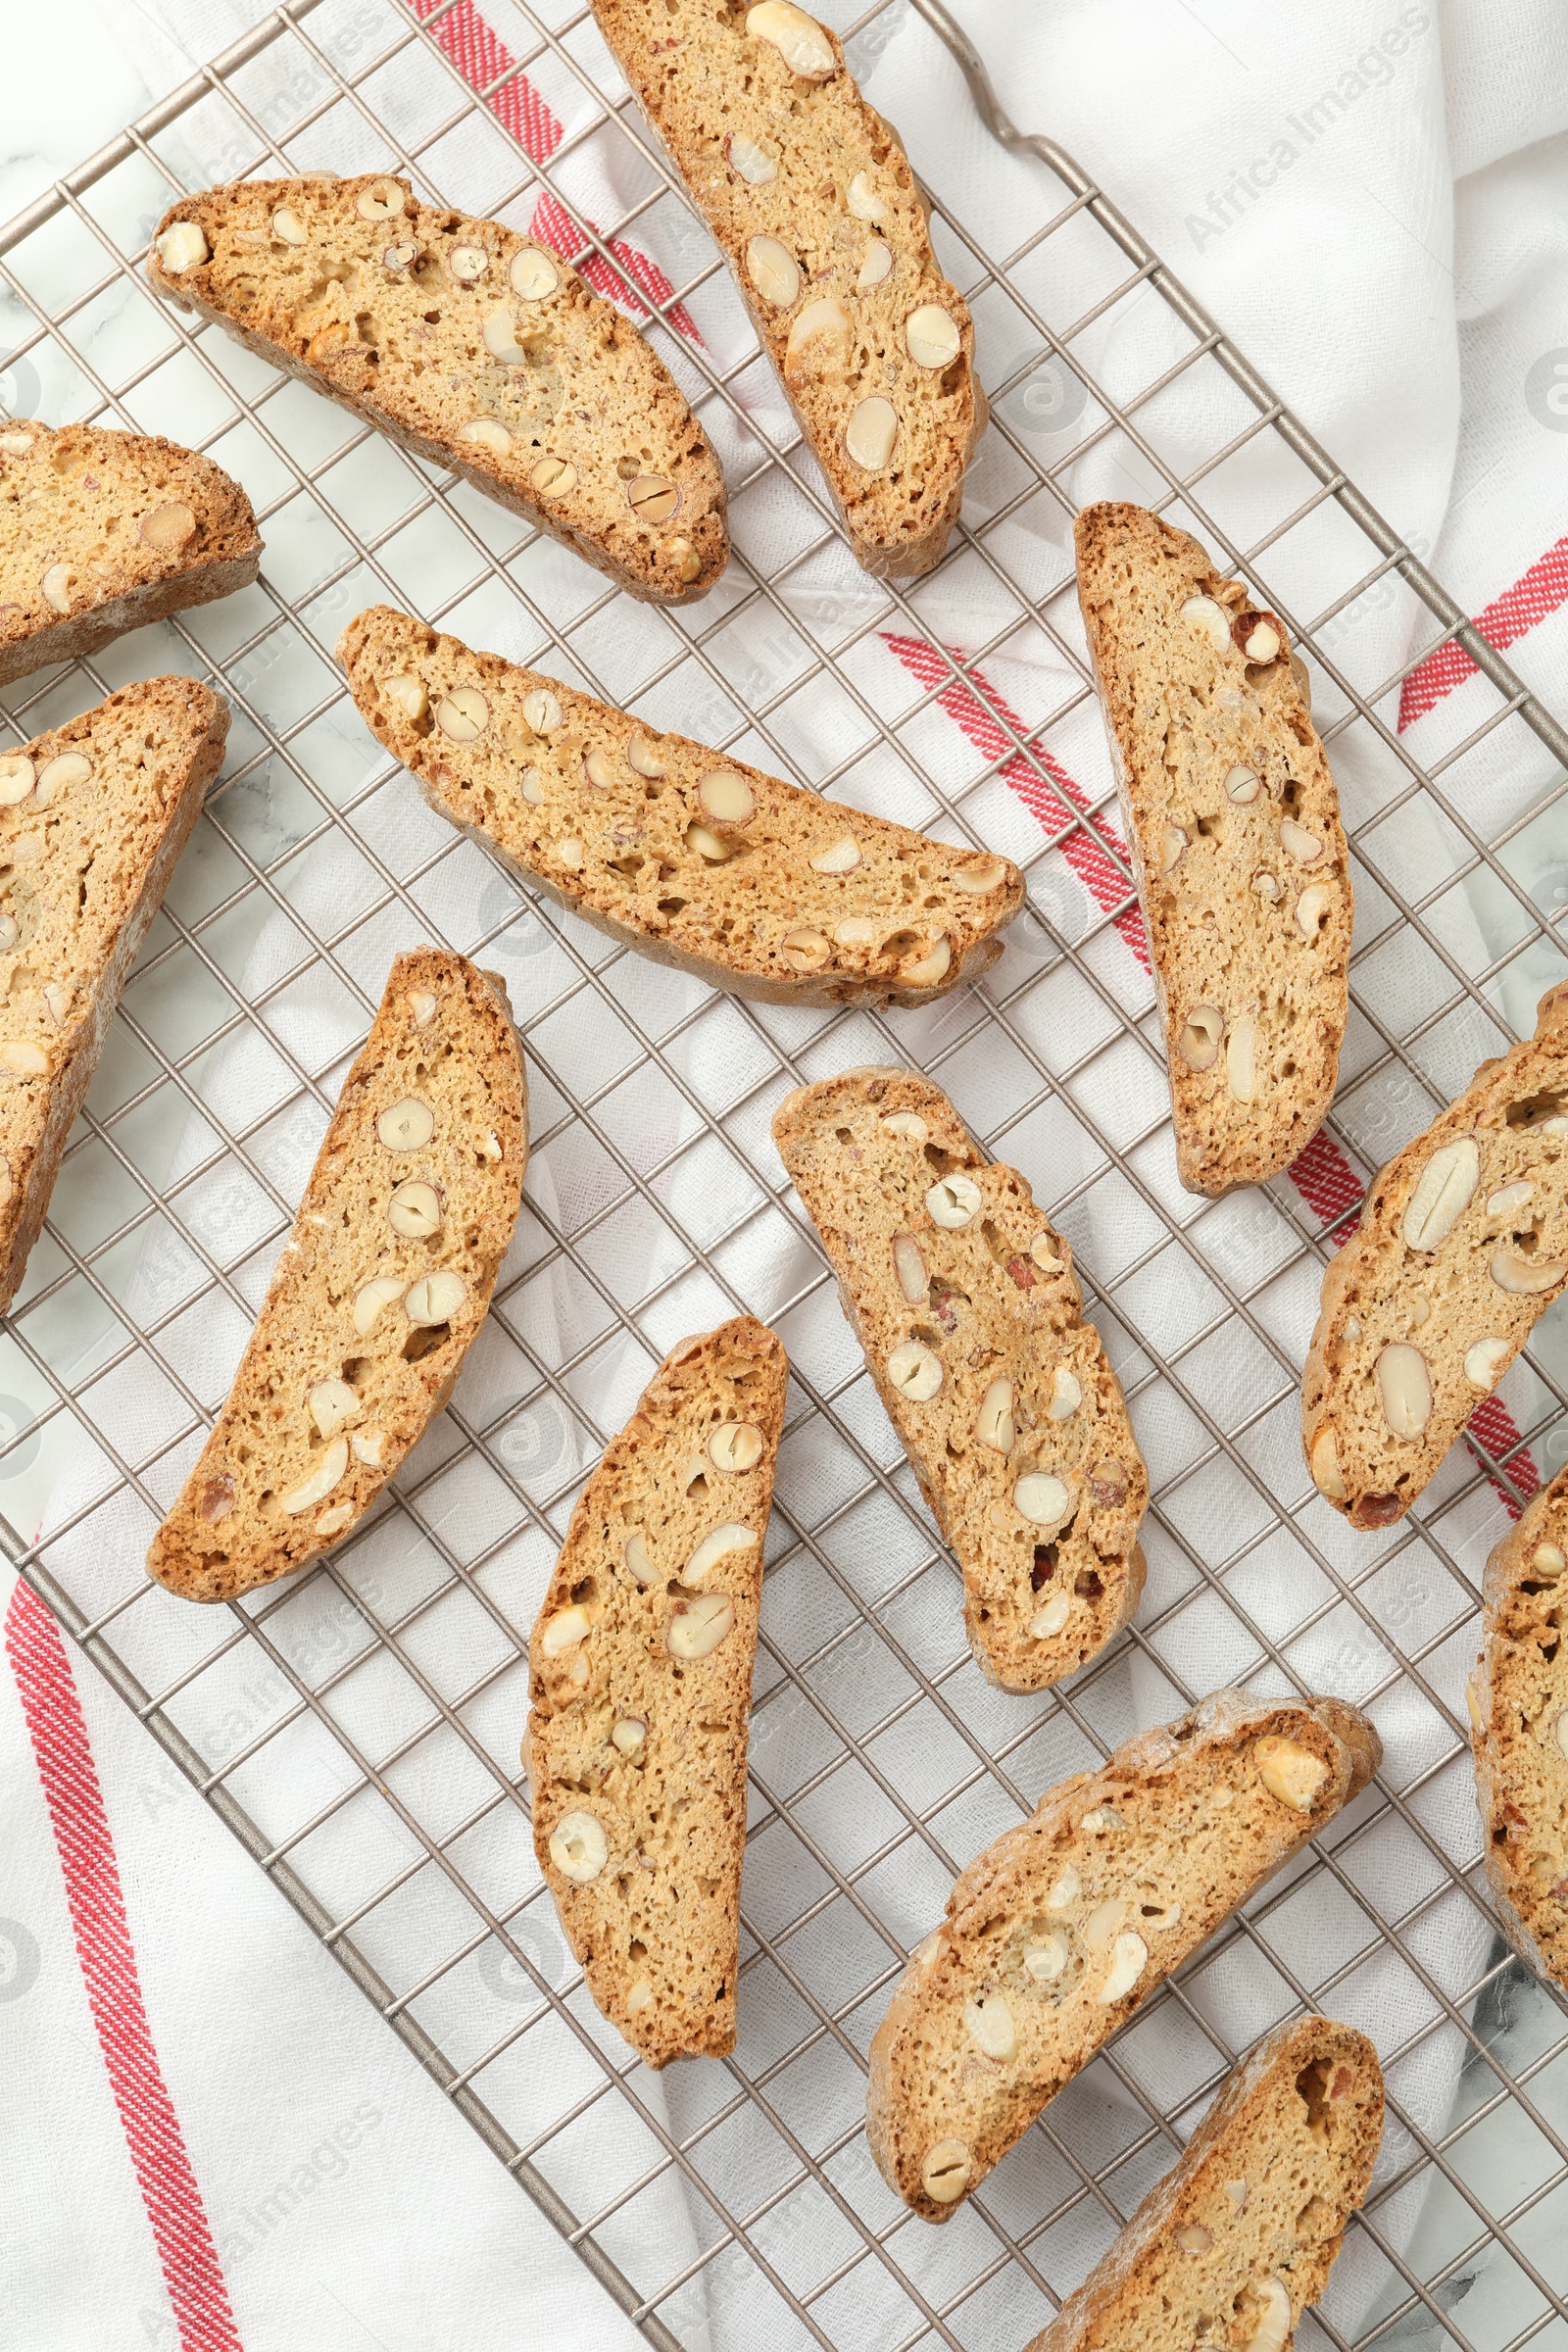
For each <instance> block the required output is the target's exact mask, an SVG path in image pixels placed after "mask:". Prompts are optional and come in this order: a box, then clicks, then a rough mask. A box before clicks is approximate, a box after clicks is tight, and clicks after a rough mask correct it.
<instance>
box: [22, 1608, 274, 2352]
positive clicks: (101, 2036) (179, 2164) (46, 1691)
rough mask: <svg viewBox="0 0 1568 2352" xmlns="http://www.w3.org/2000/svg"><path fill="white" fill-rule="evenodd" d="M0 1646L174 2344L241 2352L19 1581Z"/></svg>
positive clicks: (112, 1865) (112, 1873) (73, 1734)
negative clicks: (175, 2333) (164, 2290)
mask: <svg viewBox="0 0 1568 2352" xmlns="http://www.w3.org/2000/svg"><path fill="white" fill-rule="evenodd" d="M6 1654H7V1656H8V1657H9V1659H10V1661H11V1671H12V1673H13V1674H14V1675H15V1677H16V1683H17V1690H18V1692H19V1694H20V1696H21V1699H22V1711H23V1714H24V1716H25V1719H26V1725H27V1736H28V1738H29V1739H30V1740H31V1741H32V1752H33V1755H34V1757H35V1759H36V1761H37V1766H38V1778H39V1780H40V1781H41V1782H42V1784H43V1793H44V1802H45V1803H46V1804H47V1806H48V1808H49V1819H50V1823H51V1825H52V1826H53V1829H54V1835H55V1850H56V1852H57V1853H58V1854H59V1856H60V1868H61V1871H62V1873H63V1875H64V1877H65V1882H66V1899H67V1901H68V1903H69V1904H70V1906H71V1926H72V1933H73V1936H74V1937H75V1943H76V1957H77V1959H78V1960H79V1961H80V1963H81V1974H82V1980H83V1982H84V1984H85V1985H86V1987H87V2002H88V2006H89V2008H90V2009H91V2011H92V2021H93V2024H94V2026H95V2027H96V2028H97V2031H98V2046H99V2048H100V2049H101V2050H102V2052H103V2058H104V2065H105V2066H106V2067H107V2069H108V2071H109V2082H110V2087H111V2089H112V2090H113V2091H114V2094H115V2105H116V2106H117V2107H118V2108H119V2110H120V2121H121V2124H122V2126H123V2130H124V2133H125V2144H126V2146H127V2147H128V2149H129V2151H130V2161H131V2164H132V2165H133V2167H134V2168H135V2173H136V2184H137V2186H138V2187H139V2189H140V2190H141V2200H142V2203H143V2205H144V2206H145V2207H146V2209H147V2219H148V2221H149V2222H150V2223H151V2225H152V2232H153V2239H154V2242H155V2244H156V2245H157V2248H158V2260H159V2265H160V2267H161V2269H162V2271H163V2274H164V2282H165V2284H166V2285H167V2287H168V2289H169V2300H170V2304H171V2306H172V2310H173V2315H174V2322H175V2325H176V2327H178V2329H179V2341H180V2347H181V2352H242V2347H241V2344H240V2339H239V2331H238V2329H237V2328H236V2327H235V2325H234V2315H233V2312H232V2311H231V2310H230V2309H229V2302H228V2289H227V2287H226V2285H225V2284H224V2282H223V2273H222V2269H221V2265H220V2263H219V2260H218V2249H217V2248H216V2246H215V2245H214V2244H213V2233H212V2231H211V2229H209V2228H208V2226H207V2214H206V2210H205V2208H204V2207H203V2204H202V2192H201V2190H200V2189H199V2188H198V2187H197V2185H196V2176H195V2174H194V2172H193V2171H192V2170H191V2162H190V2158H189V2156H188V2155H187V2154H186V2152H185V2141H184V2138H183V2135H182V2134H181V2131H180V2129H179V2118H178V2117H177V2116H176V2115H175V2113H174V2105H173V2101H172V2099H171V2097H170V2095H169V2089H168V2085H167V2084H166V2083H165V2081H164V2074H163V2069H162V2067H161V2066H160V2065H159V2063H158V2052H157V2050H156V2049H155V2048H154V2047H153V2037H152V2034H151V2032H150V2030H149V2028H148V2024H147V2012H146V2009H145V2007H144V2006H143V2003H142V1997H141V1980H140V1978H139V1977H138V1975H137V1972H136V1954H135V1951H134V1948H133V1947H132V1944H131V1940H130V1929H129V1927H128V1925H127V1923H126V1919H125V1900H124V1896H123V1892H122V1890H121V1884H120V1865H119V1863H118V1861H117V1860H116V1858H115V1845H114V1839H113V1838H112V1836H111V1835H110V1829H109V1817H108V1815H107V1813H106V1812H105V1811H104V1799H103V1790H102V1789H101V1788H100V1787H99V1783H98V1769H97V1766H96V1765H95V1764H94V1762H93V1756H92V1748H91V1745H90V1744H89V1742H88V1739H87V1724H86V1719H85V1717H84V1716H83V1714H82V1711H81V1699H80V1696H79V1695H78V1693H77V1691H76V1684H75V1678H74V1676H73V1674H72V1671H71V1661H70V1659H69V1658H68V1656H67V1655H66V1645H65V1642H63V1641H62V1640H61V1637H60V1629H59V1627H58V1626H57V1625H56V1624H55V1621H54V1619H53V1618H52V1617H51V1616H50V1614H49V1611H48V1610H47V1609H46V1608H45V1607H44V1605H43V1602H42V1601H41V1600H40V1599H39V1598H38V1596H37V1594H36V1593H34V1592H33V1591H32V1590H31V1588H30V1587H29V1586H27V1585H25V1584H23V1583H21V1582H20V1581H19V1583H18V1584H17V1585H16V1587H15V1588H14V1590H13V1592H12V1594H11V1602H10V1606H9V1607H8V1608H7V1610H6Z"/></svg>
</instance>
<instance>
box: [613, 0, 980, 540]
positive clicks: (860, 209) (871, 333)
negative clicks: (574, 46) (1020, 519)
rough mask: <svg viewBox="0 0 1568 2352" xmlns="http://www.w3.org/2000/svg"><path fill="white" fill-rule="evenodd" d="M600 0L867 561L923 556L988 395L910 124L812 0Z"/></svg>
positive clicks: (944, 524) (938, 534) (953, 497)
mask: <svg viewBox="0 0 1568 2352" xmlns="http://www.w3.org/2000/svg"><path fill="white" fill-rule="evenodd" d="M596 14H597V15H598V18H599V22H600V24H601V25H602V26H603V28H604V30H605V33H606V36H607V38H608V39H609V40H610V42H611V43H612V45H613V48H614V49H615V51H616V53H617V55H618V56H619V58H620V59H621V61H622V64H623V65H624V66H625V68H626V71H627V73H628V74H629V76H630V78H631V80H632V83H633V86H634V87H635V88H636V90H637V92H638V95H639V96H640V98H641V99H642V101H643V104H644V105H645V106H646V107H647V109H648V111H649V113H650V115H651V116H652V118H653V120H654V122H655V123H656V124H657V126H658V128H659V130H660V133H661V135H662V138H663V139H664V141H665V143H666V145H667V146H668V148H669V150H670V152H671V154H672V155H673V157H674V158H675V161H676V163H677V164H678V166H679V168H680V169H681V171H682V172H684V173H685V175H686V178H687V180H688V181H689V183H690V185H691V188H692V191H693V193H694V195H695V196H696V198H697V200H698V202H699V203H700V204H701V205H702V207H703V209H704V211H705V212H706V213H707V215H708V217H709V220H710V221H711V223H712V226H713V230H714V233H715V235H716V236H717V238H718V240H719V242H720V244H721V245H722V246H723V247H724V249H725V251H726V252H727V253H728V255H729V257H730V259H731V262H732V263H733V265H734V268H735V270H736V273H737V276H738V277H739V280H740V283H741V287H742V290H743V292H744V293H745V296H746V299H747V301H748V303H749V305H750V307H751V310H752V313H753V316H754V317H755V319H757V322H758V325H759V327H760V330H761V333H762V335H763V336H764V338H765V340H766V343H767V347H768V350H769V352H770V354H771V357H772V359H773V362H774V365H775V366H776V367H777V368H778V369H779V371H780V373H781V374H782V375H783V377H784V381H785V384H786V386H787V388H788V390H789V394H790V398H791V400H792V402H793V403H794V406H795V408H796V411H797V413H798V414H799V416H800V418H801V421H802V423H803V425H804V426H805V428H806V431H807V434H808V436H809V440H810V442H811V444H812V446H813V448H814V449H815V451H816V453H817V456H818V458H819V459H820V461H821V464H822V466H823V468H824V470H825V472H826V474H827V477H828V480H829V482H830V484H831V486H832V488H833V490H834V492H835V494H836V496H837V498H838V500H839V502H840V505H841V507H842V510H843V513H844V517H845V522H846V527H847V528H848V530H849V532H850V535H851V538H852V540H853V541H854V542H855V543H856V546H857V552H858V554H859V555H860V557H861V561H862V562H865V563H866V564H868V565H869V566H870V567H871V568H872V569H874V570H876V571H879V572H887V571H892V572H900V571H904V570H907V569H909V570H913V569H920V570H923V569H925V568H926V567H927V566H928V565H929V564H933V563H935V561H936V559H937V557H938V556H939V555H940V553H941V550H942V544H943V541H944V540H945V539H946V537H947V533H948V530H949V528H950V527H951V524H952V522H953V520H954V518H955V517H956V513H957V508H958V500H959V495H960V490H961V484H962V477H963V469H964V466H965V465H966V463H967V461H968V457H969V452H970V449H971V447H972V445H973V441H974V439H975V436H976V434H977V432H978V430H979V427H980V424H981V422H982V421H983V415H984V412H983V408H982V407H981V406H980V404H979V403H978V401H977V397H976V387H975V384H974V380H973V375H972V369H971V361H970V350H971V348H972V330H971V328H970V325H969V314H968V312H967V310H966V308H965V307H964V304H963V301H962V299H961V297H960V296H959V294H958V291H957V289H956V287H955V286H953V285H952V284H950V283H949V281H948V280H947V278H945V277H944V275H943V273H942V271H941V270H940V269H939V268H938V266H937V262H936V258H935V256H934V254H933V253H932V250H931V242H930V237H929V235H928V233H927V228H926V216H925V208H924V206H923V205H922V203H921V201H920V197H919V194H918V191H917V190H916V187H915V184H914V177H913V174H912V173H911V172H910V170H909V166H908V162H907V158H906V156H905V154H904V151H903V149H902V148H901V146H900V145H899V142H898V140H897V138H896V137H895V135H894V134H893V132H892V131H891V130H890V129H889V128H888V126H887V124H886V123H883V122H882V121H881V119H880V117H879V116H877V115H876V114H874V113H873V112H872V110H871V109H870V108H869V107H868V106H866V105H865V104H864V102H863V100H862V99H861V97H860V95H859V92H858V89H857V88H856V85H855V82H854V80H853V79H852V77H851V75H850V74H849V73H847V72H846V71H845V70H844V67H843V65H842V63H841V57H842V52H841V50H840V48H839V46H838V44H837V43H836V42H835V41H834V40H833V38H832V37H831V36H830V35H829V34H827V33H826V32H825V31H824V30H823V29H822V28H821V27H820V26H818V25H816V23H815V21H814V20H810V19H804V20H803V15H802V12H801V11H799V10H794V9H787V10H783V11H779V10H777V9H775V10H772V11H769V10H768V9H766V8H751V9H748V8H746V7H741V6H731V5H729V4H728V0H661V5H659V6H657V7H652V6H650V5H648V0H596ZM770 17H771V18H772V19H773V20H774V24H773V26H772V29H773V30H775V31H776V32H778V33H780V34H782V35H783V39H782V45H781V41H780V40H779V39H774V38H769V37H768V32H767V29H764V27H766V26H767V23H768V20H769V18H770ZM781 19H782V20H783V22H779V20H781ZM792 19H793V20H798V21H797V22H795V23H794V24H793V25H791V24H790V23H789V22H788V21H789V20H792ZM792 33H793V36H794V37H793V40H792V39H791V37H790V35H791V34H792ZM802 65H804V66H805V67H806V69H807V70H806V71H805V72H800V71H797V70H796V68H797V67H799V66H802Z"/></svg>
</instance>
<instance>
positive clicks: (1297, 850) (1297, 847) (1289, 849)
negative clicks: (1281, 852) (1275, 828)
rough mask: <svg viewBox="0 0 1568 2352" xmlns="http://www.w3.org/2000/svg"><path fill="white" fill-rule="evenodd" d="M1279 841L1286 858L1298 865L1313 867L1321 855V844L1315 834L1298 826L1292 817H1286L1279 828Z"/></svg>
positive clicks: (1302, 826)
mask: <svg viewBox="0 0 1568 2352" xmlns="http://www.w3.org/2000/svg"><path fill="white" fill-rule="evenodd" d="M1280 841H1281V843H1282V844H1283V846H1284V849H1285V854H1286V856H1287V857H1288V858H1295V860H1296V862H1297V864H1298V865H1315V864H1316V862H1317V860H1318V859H1319V858H1321V857H1322V855H1323V844H1322V842H1321V841H1320V840H1319V839H1318V837H1317V835H1316V834H1315V833H1309V832H1308V831H1307V829H1306V827H1305V826H1304V825H1299V824H1298V823H1297V822H1296V819H1295V818H1294V817H1290V816H1288V817H1286V818H1285V819H1284V821H1283V823H1282V824H1281V826H1280Z"/></svg>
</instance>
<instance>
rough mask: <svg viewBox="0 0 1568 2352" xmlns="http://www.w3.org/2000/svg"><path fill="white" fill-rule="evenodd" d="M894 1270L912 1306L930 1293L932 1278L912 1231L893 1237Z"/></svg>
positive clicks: (901, 1288) (900, 1286)
mask: <svg viewBox="0 0 1568 2352" xmlns="http://www.w3.org/2000/svg"><path fill="white" fill-rule="evenodd" d="M893 1271H894V1273H895V1274H896V1275H897V1276H898V1280H899V1288H900V1290H901V1291H902V1292H903V1293H904V1296H905V1297H906V1299H908V1301H909V1304H910V1305H911V1306H918V1305H919V1304H920V1302H921V1301H922V1300H923V1299H925V1298H926V1297H928V1295H929V1293H930V1288H931V1283H930V1278H929V1276H928V1275H927V1273H926V1270H925V1260H924V1258H923V1257H922V1256H921V1255H920V1245H919V1243H918V1242H917V1241H916V1240H915V1238H914V1236H913V1234H912V1233H896V1234H895V1235H894V1237H893Z"/></svg>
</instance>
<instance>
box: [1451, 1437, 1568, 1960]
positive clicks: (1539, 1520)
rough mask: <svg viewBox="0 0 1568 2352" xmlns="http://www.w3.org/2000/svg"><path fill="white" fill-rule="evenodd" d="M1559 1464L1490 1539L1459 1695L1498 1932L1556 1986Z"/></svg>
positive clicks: (1567, 1933) (1562, 1925) (1560, 1857)
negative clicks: (1468, 1668)
mask: <svg viewBox="0 0 1568 2352" xmlns="http://www.w3.org/2000/svg"><path fill="white" fill-rule="evenodd" d="M1565 1628H1568V1470H1565V1471H1559V1472H1558V1474H1557V1476H1556V1477H1555V1478H1554V1479H1553V1480H1552V1482H1551V1484H1550V1486H1549V1487H1545V1488H1543V1490H1542V1491H1541V1493H1540V1494H1539V1495H1537V1496H1536V1497H1535V1500H1534V1501H1533V1502H1532V1503H1531V1505H1530V1507H1529V1509H1528V1510H1527V1511H1526V1512H1525V1514H1524V1517H1523V1518H1522V1519H1521V1520H1520V1521H1519V1522H1518V1524H1517V1525H1516V1526H1515V1527H1512V1528H1510V1530H1509V1531H1508V1533H1507V1535H1505V1536H1504V1537H1503V1538H1502V1539H1501V1541H1500V1542H1499V1543H1498V1544H1496V1545H1495V1547H1494V1549H1493V1552H1492V1556H1491V1558H1490V1559H1489V1560H1488V1562H1487V1567H1486V1574H1485V1576H1484V1578H1483V1580H1482V1614H1481V1655H1480V1658H1479V1659H1478V1661H1477V1664H1476V1670H1475V1674H1474V1676H1473V1677H1472V1679H1471V1683H1470V1687H1469V1690H1468V1691H1467V1692H1466V1694H1465V1695H1466V1699H1467V1702H1468V1706H1469V1711H1470V1724H1471V1745H1472V1747H1473V1749H1474V1751H1475V1768H1476V1792H1477V1795H1478V1797H1479V1799H1480V1804H1481V1833H1482V1835H1481V1852H1482V1857H1483V1859H1484V1861H1485V1863H1486V1866H1487V1877H1488V1879H1489V1880H1490V1882H1491V1885H1492V1893H1493V1899H1494V1901H1495V1904H1496V1907H1497V1921H1498V1925H1499V1926H1500V1927H1501V1929H1502V1932H1503V1934H1504V1935H1505V1936H1507V1938H1508V1940H1509V1942H1510V1943H1511V1944H1512V1945H1513V1947H1514V1949H1515V1951H1517V1952H1518V1953H1520V1954H1521V1955H1522V1957H1523V1958H1524V1959H1525V1960H1526V1961H1527V1962H1528V1964H1529V1965H1530V1967H1532V1968H1534V1969H1536V1970H1538V1971H1539V1972H1540V1974H1541V1975H1542V1976H1544V1977H1546V1978H1549V1979H1550V1981H1551V1983H1552V1984H1554V1985H1557V1986H1559V1987H1560V1988H1561V1989H1562V1990H1564V1991H1568V1642H1564V1639H1563V1635H1564V1631H1565Z"/></svg>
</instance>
